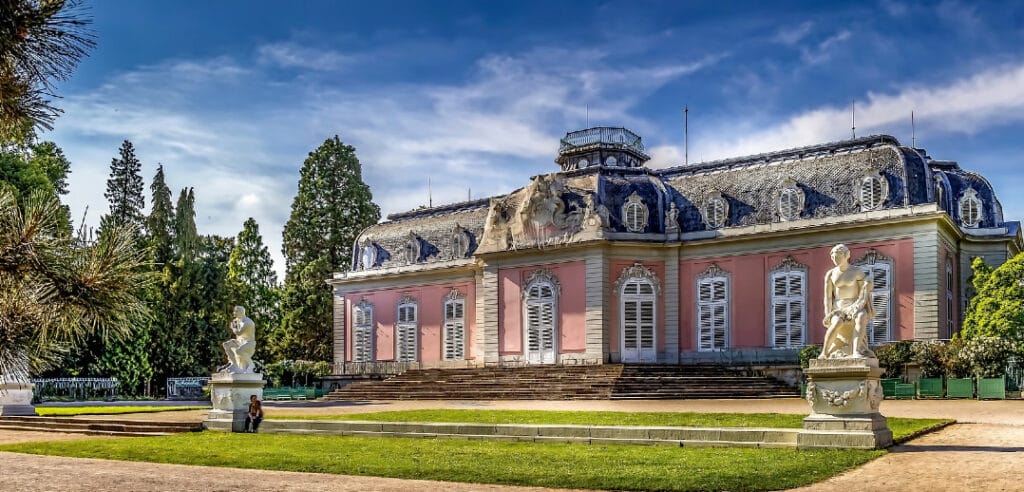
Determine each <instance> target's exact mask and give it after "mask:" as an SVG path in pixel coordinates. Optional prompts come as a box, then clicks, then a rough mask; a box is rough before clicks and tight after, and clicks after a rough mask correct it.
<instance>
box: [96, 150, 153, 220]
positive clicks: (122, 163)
mask: <svg viewBox="0 0 1024 492" xmlns="http://www.w3.org/2000/svg"><path fill="white" fill-rule="evenodd" d="M118 153H119V156H118V157H115V158H113V159H112V160H111V161H110V177H109V178H108V179H107V191H106V192H104V193H103V196H104V197H106V198H107V202H108V203H109V204H110V211H109V212H108V213H107V216H106V217H104V218H103V219H102V220H101V221H100V230H101V231H102V229H104V228H105V227H107V226H109V225H111V224H117V225H125V226H131V227H134V228H135V230H136V231H138V232H139V233H141V231H142V225H143V224H142V222H143V221H142V217H143V212H142V210H143V209H144V208H145V207H146V199H145V197H143V195H142V188H143V184H142V163H141V162H139V159H138V158H136V157H135V146H134V145H132V143H131V142H130V141H128V140H125V141H124V142H122V143H121V148H120V150H119V151H118Z"/></svg>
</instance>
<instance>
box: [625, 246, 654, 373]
mask: <svg viewBox="0 0 1024 492" xmlns="http://www.w3.org/2000/svg"><path fill="white" fill-rule="evenodd" d="M615 284H616V287H618V291H619V321H620V324H619V326H620V328H621V336H622V343H621V346H620V348H621V357H622V362H655V361H656V360H657V356H658V354H657V349H656V347H657V344H656V341H655V336H656V333H657V319H658V318H657V300H658V296H657V294H658V292H659V291H660V286H659V283H658V278H657V276H655V274H654V272H653V271H651V270H650V269H649V268H647V267H645V266H644V265H643V264H641V263H634V264H633V266H631V267H629V268H627V269H625V270H624V271H623V272H622V275H621V276H619V279H618V280H617V281H616V282H615Z"/></svg>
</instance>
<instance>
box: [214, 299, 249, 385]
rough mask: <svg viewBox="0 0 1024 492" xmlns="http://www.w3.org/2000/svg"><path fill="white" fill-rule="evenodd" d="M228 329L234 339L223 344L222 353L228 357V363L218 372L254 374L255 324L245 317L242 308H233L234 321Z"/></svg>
mask: <svg viewBox="0 0 1024 492" xmlns="http://www.w3.org/2000/svg"><path fill="white" fill-rule="evenodd" d="M230 328H231V333H233V334H234V335H235V338H234V339H231V340H228V341H226V342H224V353H225V354H227V356H228V363H227V365H225V366H224V367H221V368H220V372H222V373H231V374H249V373H252V372H255V367H254V366H253V363H252V356H253V354H255V353H256V323H253V321H252V320H251V319H249V318H248V317H247V316H246V315H245V308H244V307H242V306H235V319H233V320H231V325H230Z"/></svg>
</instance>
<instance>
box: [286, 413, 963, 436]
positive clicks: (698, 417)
mask: <svg viewBox="0 0 1024 492" xmlns="http://www.w3.org/2000/svg"><path fill="white" fill-rule="evenodd" d="M804 417H805V415H795V414H780V413H696V412H557V411H547V410H402V411H395V412H371V413H350V414H341V415H302V414H288V413H286V412H281V413H268V415H267V418H269V419H295V420H359V421H373V422H459V423H480V424H528V425H536V424H555V425H624V426H645V427H666V426H669V427H778V428H786V429H797V428H800V427H801V426H802V425H803V419H804ZM948 422H952V421H951V420H943V419H907V418H899V417H890V418H889V428H891V429H892V432H893V437H894V438H895V439H900V438H902V437H907V436H911V435H912V434H914V433H917V432H920V431H921V430H922V429H926V428H928V427H932V426H935V425H939V424H944V423H948Z"/></svg>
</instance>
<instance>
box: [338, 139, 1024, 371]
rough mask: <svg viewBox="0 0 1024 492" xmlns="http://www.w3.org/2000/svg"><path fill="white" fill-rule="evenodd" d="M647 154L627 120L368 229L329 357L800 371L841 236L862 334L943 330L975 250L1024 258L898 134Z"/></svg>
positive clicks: (949, 327)
mask: <svg viewBox="0 0 1024 492" xmlns="http://www.w3.org/2000/svg"><path fill="white" fill-rule="evenodd" d="M648 159H649V158H648V156H647V155H646V154H645V150H644V146H643V144H642V142H641V139H640V137H639V136H637V135H635V134H634V133H632V132H630V131H629V130H626V129H624V128H606V127H601V128H589V129H586V130H582V131H576V132H571V133H569V134H567V135H566V136H565V138H564V139H562V141H561V147H560V149H559V151H558V156H557V158H556V159H555V162H556V163H558V165H559V166H560V167H561V169H560V170H559V171H557V172H553V173H551V174H545V175H540V176H534V177H533V178H532V179H531V181H530V182H529V183H528V184H527V185H526V186H524V187H523V188H520V189H518V190H516V191H513V192H511V193H509V194H507V195H501V196H495V197H491V198H487V199H481V200H473V201H468V202H463V203H455V204H451V205H445V206H440V207H432V208H420V209H417V210H413V211H410V212H404V213H398V214H393V215H390V216H389V217H388V220H387V221H386V222H382V223H379V224H376V225H374V226H372V227H370V228H368V229H367V230H365V231H364V232H363V233H362V234H361V235H360V236H359V238H358V240H357V241H356V244H355V255H354V256H355V260H354V262H353V263H354V264H353V265H352V269H351V271H349V272H345V273H338V274H335V275H334V276H333V278H332V279H331V280H330V281H329V282H330V283H331V285H332V286H333V288H334V295H335V297H334V300H335V304H334V358H335V362H336V363H337V364H336V368H337V367H342V368H344V370H345V371H346V372H351V370H352V369H357V368H360V367H363V368H365V370H367V371H371V370H372V368H374V367H377V368H378V369H379V368H380V367H382V366H384V365H391V364H390V363H403V364H401V366H402V367H404V368H430V367H467V366H485V365H486V366H489V365H504V366H516V365H527V364H603V363H620V362H626V363H652V364H666V363H667V364H678V363H683V364H686V363H722V364H737V363H760V364H793V363H795V361H796V360H797V352H798V351H799V349H800V348H801V347H803V346H804V345H806V344H813V343H820V342H821V340H822V337H823V335H824V328H823V327H822V324H821V320H822V318H823V317H824V314H825V313H824V312H823V306H822V304H823V292H822V291H823V280H822V279H823V277H824V274H825V271H826V270H827V269H829V268H831V266H832V265H831V263H830V260H829V249H830V248H831V247H832V246H834V245H835V244H837V243H845V244H846V245H847V246H849V248H850V250H851V252H852V261H853V263H856V264H859V265H862V266H863V267H864V268H866V269H868V270H869V271H870V272H871V278H872V280H871V281H872V282H873V287H874V288H873V293H872V302H873V303H874V307H875V311H876V312H877V316H876V317H875V319H874V321H873V326H872V328H871V332H870V341H871V342H872V343H873V344H880V343H884V342H886V341H890V340H911V339H936V338H938V339H942V338H949V337H950V336H951V335H952V334H954V333H955V332H956V331H957V330H958V329H959V326H960V320H961V316H962V312H963V308H964V306H965V305H966V303H967V300H968V299H969V298H970V297H971V295H972V293H971V287H970V282H969V279H970V276H971V270H970V267H969V265H970V263H971V260H972V259H973V258H975V257H982V258H984V259H985V261H987V262H988V263H990V264H992V265H998V264H1001V263H1003V262H1004V261H1006V260H1007V259H1008V258H1009V257H1011V256H1013V255H1015V254H1017V253H1018V252H1019V251H1020V250H1021V245H1022V241H1021V232H1020V223H1019V222H1006V221H1004V219H1003V212H1002V208H1001V206H1000V204H999V200H998V199H997V198H996V196H995V192H994V190H993V188H992V185H991V184H990V183H989V182H988V181H987V180H986V179H985V178H984V177H982V176H980V175H978V174H975V173H972V172H970V171H966V170H964V169H962V168H961V167H960V166H959V165H958V164H957V163H956V162H953V161H941V160H935V159H933V158H931V157H930V156H928V154H927V153H926V152H925V151H924V150H923V149H916V148H911V147H906V146H903V145H901V144H900V143H899V142H898V141H897V140H896V139H895V138H893V137H891V136H886V135H879V136H870V137H864V138H858V139H854V140H848V141H843V142H837V143H829V144H822V145H814V146H809V147H803V148H798V149H792V150H785V151H781V152H772V153H766V154H760V155H755V156H750V157H741V158H735V159H727V160H721V161H715V162H706V163H700V164H693V165H688V166H678V167H671V168H667V169H649V168H647V167H645V166H644V163H645V162H646V161H647V160H648ZM381 363H387V364H381ZM392 367H393V366H392Z"/></svg>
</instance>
